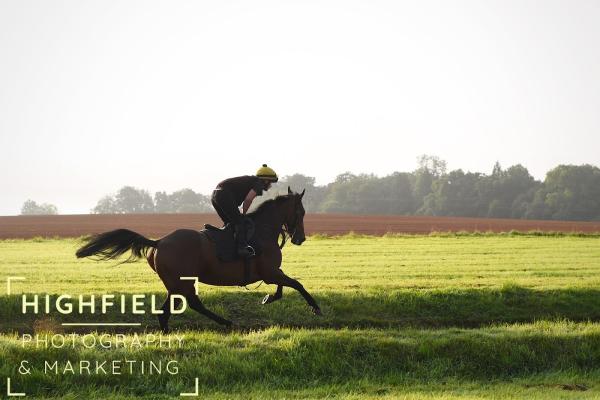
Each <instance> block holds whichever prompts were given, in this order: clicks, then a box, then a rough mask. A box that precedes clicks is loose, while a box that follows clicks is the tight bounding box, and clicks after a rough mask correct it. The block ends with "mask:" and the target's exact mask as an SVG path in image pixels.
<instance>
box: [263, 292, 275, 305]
mask: <svg viewBox="0 0 600 400" xmlns="http://www.w3.org/2000/svg"><path fill="white" fill-rule="evenodd" d="M272 301H273V300H272V298H271V295H270V294H268V295H266V296H265V297H263V299H262V304H269V303H270V302H272Z"/></svg>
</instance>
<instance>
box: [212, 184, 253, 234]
mask: <svg viewBox="0 0 600 400" xmlns="http://www.w3.org/2000/svg"><path fill="white" fill-rule="evenodd" d="M251 189H254V191H255V192H256V195H257V196H260V195H262V193H263V190H264V184H263V182H262V181H261V179H260V178H258V177H256V176H251V175H246V176H238V177H235V178H229V179H225V180H224V181H222V182H220V183H219V184H218V185H217V188H216V189H215V190H214V191H213V194H212V198H211V200H212V205H213V207H214V208H215V210H216V211H217V214H219V217H221V219H222V220H223V223H225V224H227V223H234V224H238V223H240V222H241V220H242V218H243V217H242V214H241V213H240V210H239V208H238V207H239V206H240V205H241V204H242V203H243V202H244V199H245V198H246V196H247V195H248V192H249V191H250V190H251Z"/></svg>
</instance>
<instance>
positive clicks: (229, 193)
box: [211, 164, 278, 257]
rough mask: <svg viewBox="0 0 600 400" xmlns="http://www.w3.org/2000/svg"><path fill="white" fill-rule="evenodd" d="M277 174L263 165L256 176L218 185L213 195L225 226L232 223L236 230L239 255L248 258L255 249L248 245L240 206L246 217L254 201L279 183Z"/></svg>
mask: <svg viewBox="0 0 600 400" xmlns="http://www.w3.org/2000/svg"><path fill="white" fill-rule="evenodd" d="M277 180H278V178H277V174H276V173H275V171H273V169H271V168H269V167H267V164H263V165H262V167H260V168H259V169H258V171H257V172H256V176H251V175H246V176H238V177H235V178H229V179H225V180H224V181H222V182H220V183H219V184H218V185H217V188H216V189H215V190H214V191H213V194H212V199H211V200H212V205H213V207H214V208H215V210H216V211H217V214H219V217H221V219H222V220H223V223H224V224H228V223H232V224H233V225H234V229H235V231H234V232H235V241H236V247H237V252H238V255H240V256H242V257H248V256H251V255H254V249H253V248H252V247H251V246H249V245H248V239H247V238H246V229H244V216H243V215H242V214H240V210H239V206H240V205H241V204H243V206H242V212H243V214H244V215H245V214H246V212H247V211H248V209H249V208H250V204H252V200H254V198H255V197H256V196H260V195H262V193H263V191H265V190H269V188H270V187H271V183H273V182H277Z"/></svg>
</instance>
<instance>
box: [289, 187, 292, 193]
mask: <svg viewBox="0 0 600 400" xmlns="http://www.w3.org/2000/svg"><path fill="white" fill-rule="evenodd" d="M288 194H292V189H290V187H289V186H288Z"/></svg>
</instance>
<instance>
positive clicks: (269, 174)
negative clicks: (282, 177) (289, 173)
mask: <svg viewBox="0 0 600 400" xmlns="http://www.w3.org/2000/svg"><path fill="white" fill-rule="evenodd" d="M256 176H258V177H259V178H261V179H266V180H269V181H272V182H277V180H278V179H279V178H278V177H277V174H276V173H275V171H274V170H273V168H270V167H267V164H263V165H262V167H260V168H259V169H258V171H256Z"/></svg>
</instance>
